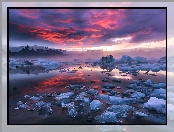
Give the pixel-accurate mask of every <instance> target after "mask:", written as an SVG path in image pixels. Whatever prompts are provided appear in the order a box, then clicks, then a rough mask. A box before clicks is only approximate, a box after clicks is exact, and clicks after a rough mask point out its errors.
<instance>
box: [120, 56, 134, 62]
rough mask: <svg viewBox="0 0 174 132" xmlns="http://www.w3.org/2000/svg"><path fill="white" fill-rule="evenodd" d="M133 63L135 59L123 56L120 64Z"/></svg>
mask: <svg viewBox="0 0 174 132" xmlns="http://www.w3.org/2000/svg"><path fill="white" fill-rule="evenodd" d="M131 61H133V59H132V58H131V57H130V56H128V55H123V56H122V58H121V59H120V60H119V62H123V63H128V62H131Z"/></svg>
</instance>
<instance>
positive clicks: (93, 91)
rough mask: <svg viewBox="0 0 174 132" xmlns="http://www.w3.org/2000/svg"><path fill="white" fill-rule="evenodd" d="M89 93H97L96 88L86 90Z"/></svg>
mask: <svg viewBox="0 0 174 132" xmlns="http://www.w3.org/2000/svg"><path fill="white" fill-rule="evenodd" d="M87 93H88V94H89V95H92V96H93V95H97V94H98V90H96V89H90V90H88V92H87Z"/></svg>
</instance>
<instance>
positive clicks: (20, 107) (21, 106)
mask: <svg viewBox="0 0 174 132" xmlns="http://www.w3.org/2000/svg"><path fill="white" fill-rule="evenodd" d="M18 108H19V109H26V108H27V105H26V104H21V105H19V106H18Z"/></svg>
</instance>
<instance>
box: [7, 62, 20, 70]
mask: <svg viewBox="0 0 174 132" xmlns="http://www.w3.org/2000/svg"><path fill="white" fill-rule="evenodd" d="M20 65H21V63H19V62H18V61H17V60H11V61H10V62H9V67H10V68H11V69H16V66H20Z"/></svg>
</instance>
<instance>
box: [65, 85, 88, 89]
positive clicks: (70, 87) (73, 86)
mask: <svg viewBox="0 0 174 132" xmlns="http://www.w3.org/2000/svg"><path fill="white" fill-rule="evenodd" d="M84 87H85V86H83V85H70V86H66V87H65V88H69V89H71V90H79V89H83V88H84Z"/></svg>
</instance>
